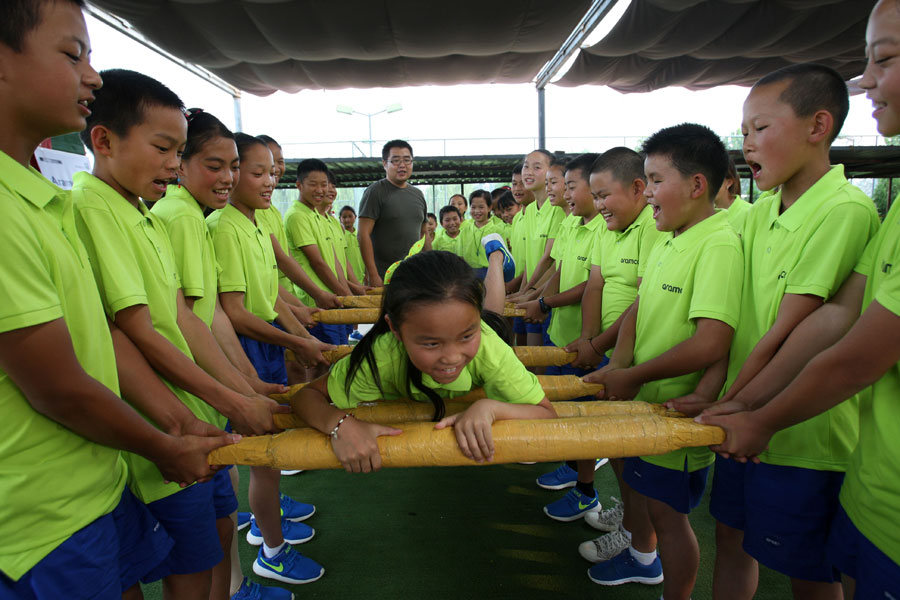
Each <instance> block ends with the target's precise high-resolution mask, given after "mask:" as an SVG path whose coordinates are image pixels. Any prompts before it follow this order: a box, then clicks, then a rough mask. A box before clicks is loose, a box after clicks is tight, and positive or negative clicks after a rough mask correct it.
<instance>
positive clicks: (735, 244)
mask: <svg viewBox="0 0 900 600" xmlns="http://www.w3.org/2000/svg"><path fill="white" fill-rule="evenodd" d="M743 270H744V267H743V256H742V253H741V241H740V238H738V236H737V234H736V233H735V232H734V230H733V229H731V226H730V225H729V224H728V216H727V215H726V214H725V213H724V212H718V213H716V214H714V215H713V216H711V217H709V218H707V219H704V220H703V221H701V222H699V223H697V224H696V225H694V226H693V227H691V228H690V229H688V230H687V231H685V232H683V233H682V234H681V235H679V236H677V237H674V236H673V235H672V233H665V234H663V237H662V239H660V241H659V243H657V244H656V245H655V246H654V247H653V250H652V251H651V252H650V256H649V257H648V258H647V265H646V271H645V272H644V276H643V279H642V280H641V287H640V289H639V290H638V295H639V296H640V303H639V304H638V315H637V331H636V337H635V343H634V363H635V364H641V363H644V362H647V361H648V360H650V359H652V358H656V357H657V356H659V355H660V354H662V353H663V352H666V351H667V350H669V349H670V348H672V347H674V346H676V345H678V344H680V343H681V342H683V341H685V340H687V339H689V338H691V337H692V336H693V335H694V334H695V333H696V331H697V321H696V320H697V319H716V320H717V321H722V322H723V323H725V324H726V325H728V326H729V327H735V326H736V325H737V323H738V317H739V316H740V303H741V286H742V283H743V278H744V275H743ZM701 375H702V372H699V371H698V372H695V373H688V374H685V375H680V376H678V377H671V378H669V379H661V380H659V381H651V382H648V383H645V384H644V385H643V387H641V391H640V393H638V395H637V397H636V398H635V400H643V401H644V402H652V403H656V404H659V403H662V402H665V401H666V400H671V399H672V398H677V397H679V396H683V395H685V394H689V393H691V392H693V391H694V389H695V388H696V387H697V384H698V383H699V382H700V376H701ZM641 458H643V459H644V460H646V461H647V462H649V463H652V464H655V465H658V466H661V467H666V468H668V469H676V470H679V471H680V470H682V469H683V468H684V463H685V459H686V460H687V466H688V469H689V470H690V471H696V470H697V469H701V468H703V467H706V466H708V465H711V464H712V462H713V454H712V452H710V451H709V449H707V448H683V449H680V450H675V451H673V452H669V453H667V454H663V455H661V456H647V457H641Z"/></svg>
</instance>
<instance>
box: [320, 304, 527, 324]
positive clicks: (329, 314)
mask: <svg viewBox="0 0 900 600" xmlns="http://www.w3.org/2000/svg"><path fill="white" fill-rule="evenodd" d="M380 310H381V309H380V308H335V309H329V310H320V311H318V312H314V313H313V314H312V319H313V320H314V321H316V322H318V323H332V324H337V325H345V324H346V325H354V324H357V323H374V322H375V321H377V320H378V312H379V311H380ZM524 315H525V311H524V310H522V309H519V308H505V309H503V316H504V317H522V316H524Z"/></svg>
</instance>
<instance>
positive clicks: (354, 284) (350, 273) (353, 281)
mask: <svg viewBox="0 0 900 600" xmlns="http://www.w3.org/2000/svg"><path fill="white" fill-rule="evenodd" d="M347 285H349V286H350V291H351V292H353V294H354V295H356V296H365V294H366V289H367V288H366V286H365V285H363V284H362V283H360V282H359V279H358V278H357V277H356V272H355V271H354V270H353V265H351V264H350V261H349V260H348V261H347Z"/></svg>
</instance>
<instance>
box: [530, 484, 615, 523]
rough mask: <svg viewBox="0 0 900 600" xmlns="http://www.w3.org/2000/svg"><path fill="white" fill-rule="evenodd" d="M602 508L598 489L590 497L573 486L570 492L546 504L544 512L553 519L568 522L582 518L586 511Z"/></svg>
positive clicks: (596, 510)
mask: <svg viewBox="0 0 900 600" xmlns="http://www.w3.org/2000/svg"><path fill="white" fill-rule="evenodd" d="M601 508H603V507H602V506H600V500H599V499H598V498H597V492H596V490H595V491H594V497H593V498H588V497H587V496H585V495H584V494H582V493H581V492H580V491H578V488H572V489H571V490H569V493H568V494H566V495H565V496H563V497H562V498H560V499H559V500H557V501H556V502H551V503H550V504H548V505H547V506H545V507H544V513H545V514H546V515H547V516H548V517H550V518H551V519H556V520H557V521H565V522H568V521H574V520H575V519H580V518H581V517H582V516H584V514H585V513H588V512H598V511H599V510H600V509H601Z"/></svg>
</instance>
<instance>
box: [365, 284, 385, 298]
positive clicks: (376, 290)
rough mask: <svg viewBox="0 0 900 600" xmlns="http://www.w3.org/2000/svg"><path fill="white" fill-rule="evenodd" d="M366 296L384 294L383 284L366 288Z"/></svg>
mask: <svg viewBox="0 0 900 600" xmlns="http://www.w3.org/2000/svg"><path fill="white" fill-rule="evenodd" d="M366 295H367V296H383V295H384V286H381V287H374V288H372V289H371V290H366Z"/></svg>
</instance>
